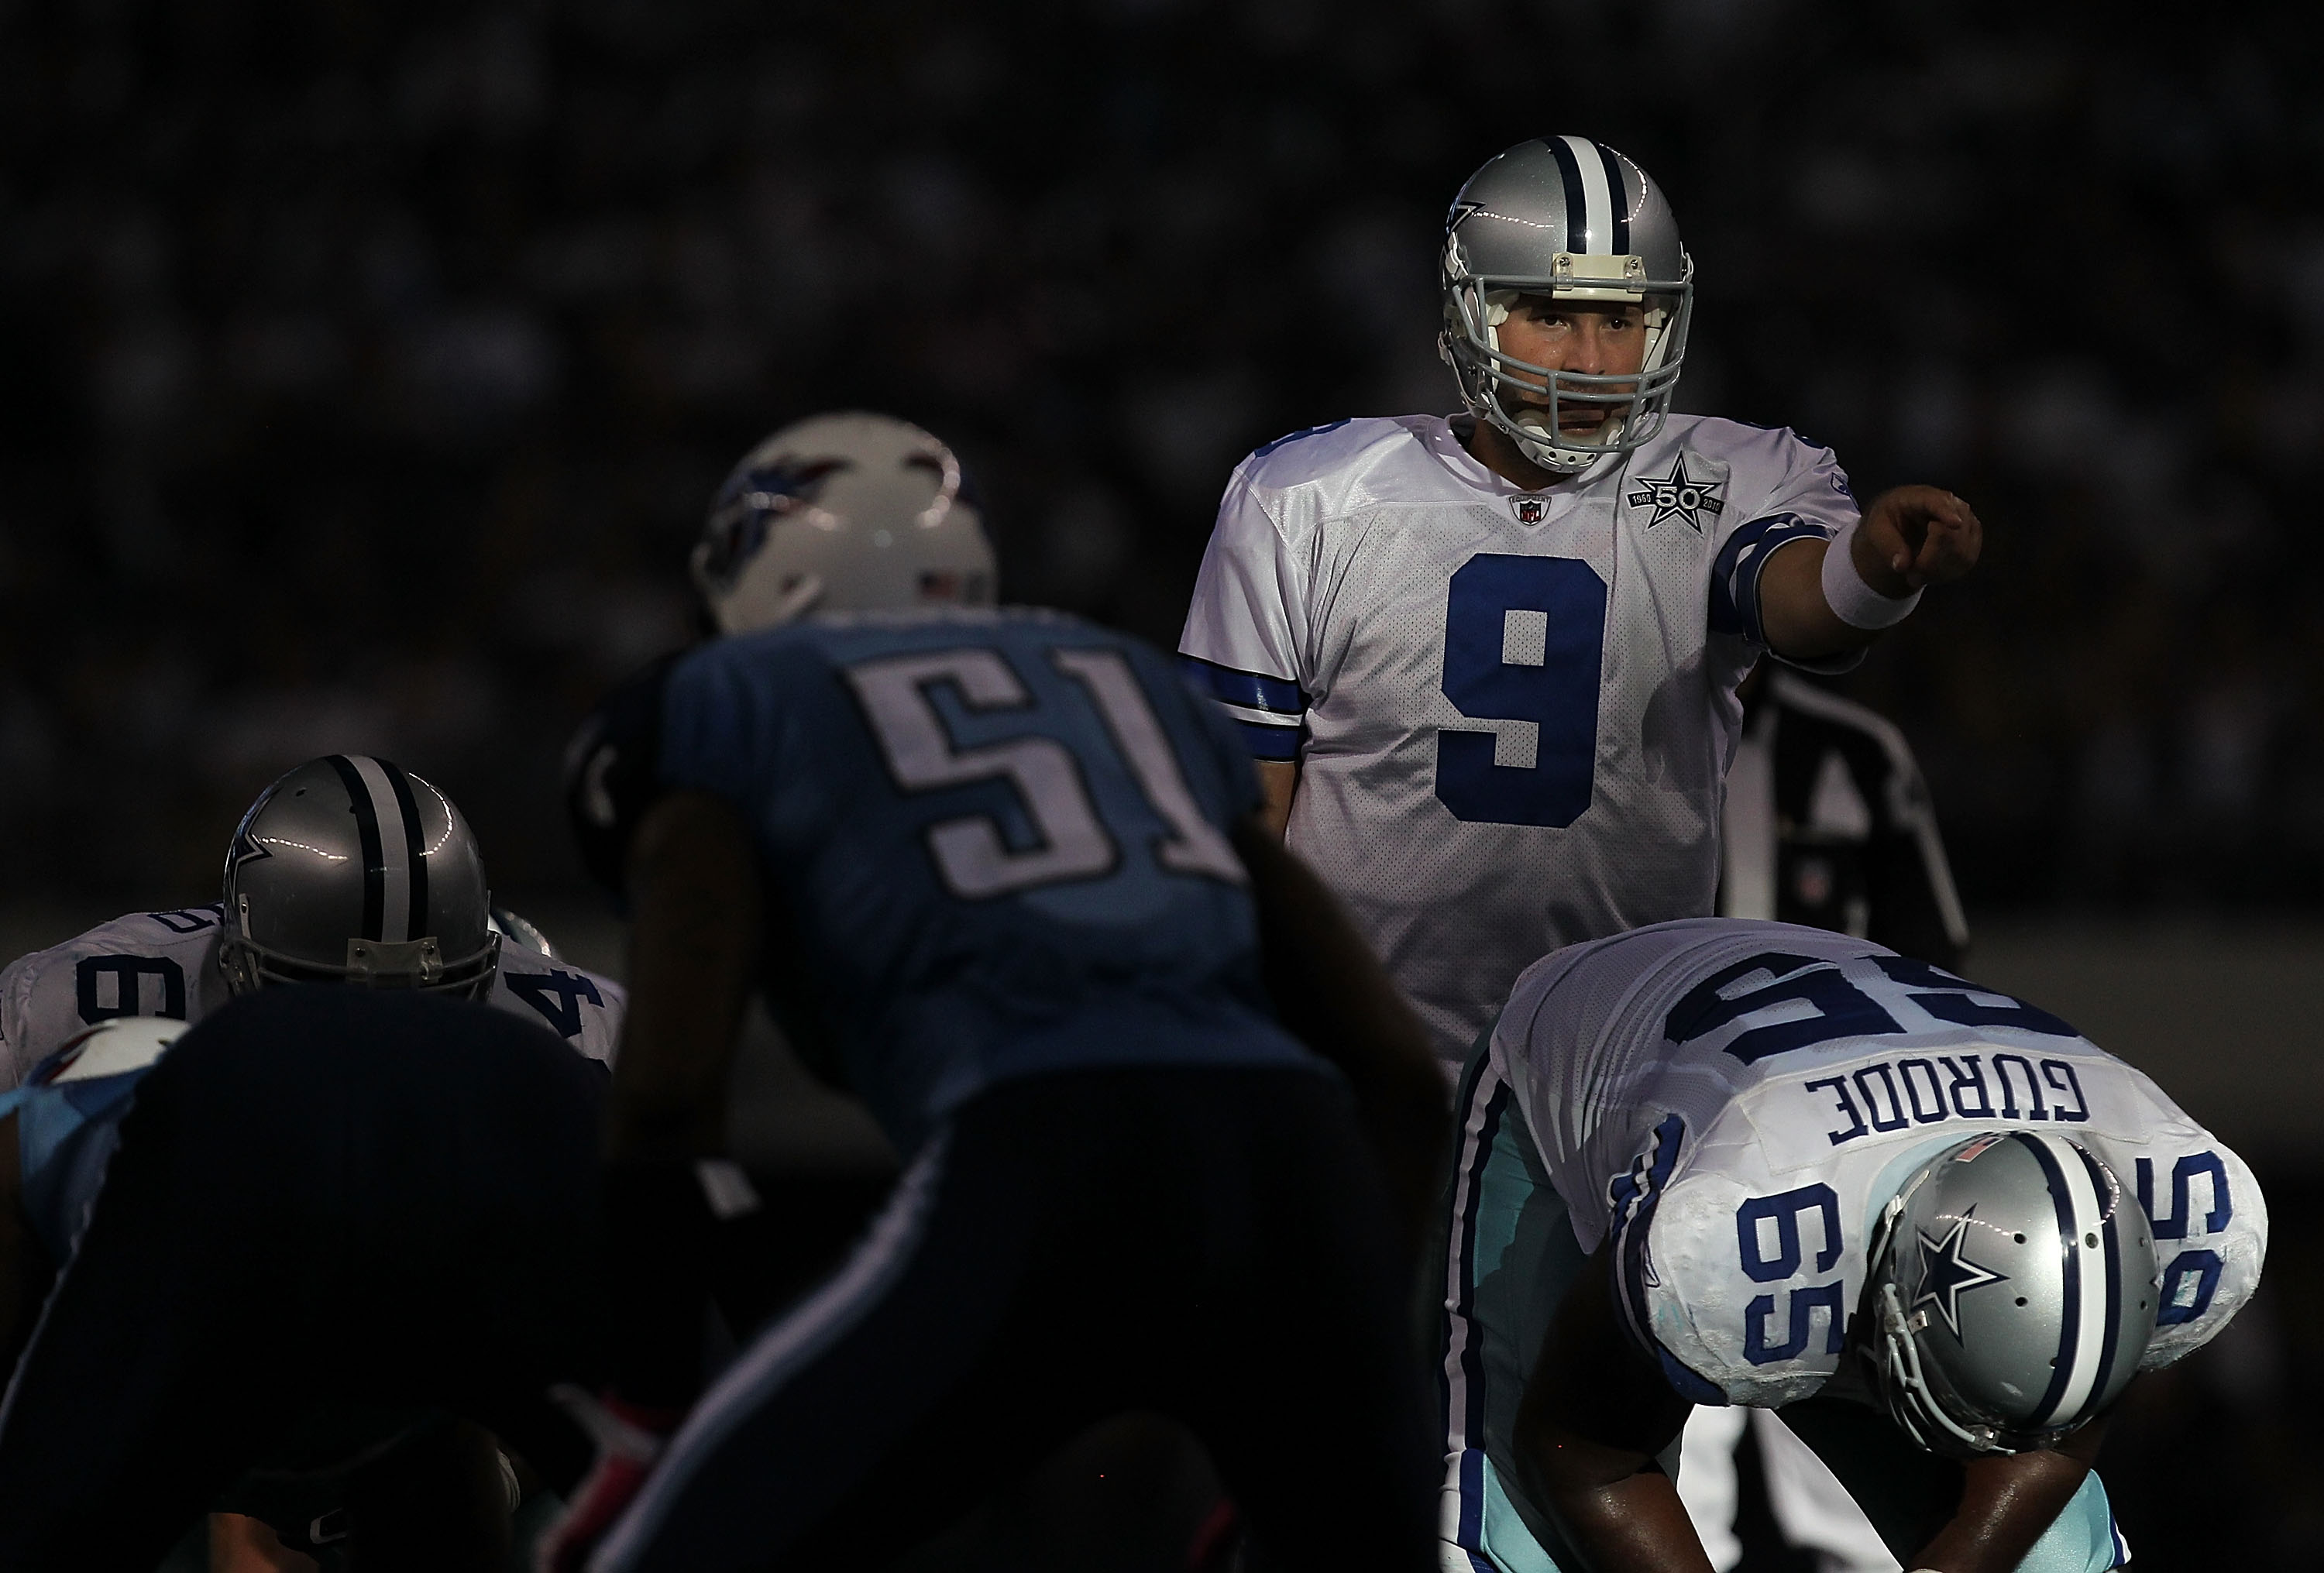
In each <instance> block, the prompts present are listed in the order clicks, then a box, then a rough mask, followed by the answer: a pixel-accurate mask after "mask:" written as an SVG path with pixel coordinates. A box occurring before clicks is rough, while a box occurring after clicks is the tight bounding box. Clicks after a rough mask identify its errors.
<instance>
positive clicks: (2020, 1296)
mask: <svg viewBox="0 0 2324 1573" xmlns="http://www.w3.org/2000/svg"><path fill="white" fill-rule="evenodd" d="M2017 1303H2018V1304H2020V1305H2023V1304H2024V1303H2025V1297H2024V1295H2022V1294H2021V1295H2019V1296H2018V1297H2017ZM2142 1309H2143V1308H2142Z"/></svg>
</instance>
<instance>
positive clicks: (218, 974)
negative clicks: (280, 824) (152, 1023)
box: [0, 902, 625, 1091]
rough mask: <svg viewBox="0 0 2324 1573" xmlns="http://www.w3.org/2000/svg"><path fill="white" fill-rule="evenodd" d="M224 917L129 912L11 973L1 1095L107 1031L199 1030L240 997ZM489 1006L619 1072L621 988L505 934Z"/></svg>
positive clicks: (23, 960)
mask: <svg viewBox="0 0 2324 1573" xmlns="http://www.w3.org/2000/svg"><path fill="white" fill-rule="evenodd" d="M223 912H224V908H223V907H221V906H219V904H217V902H212V903H211V904H210V905H209V906H191V907H186V908H184V909H182V910H180V911H176V912H133V913H129V914H127V915H124V916H121V917H116V918H115V919H114V920H113V921H112V922H110V923H101V924H97V926H96V927H95V928H93V929H90V930H89V931H88V933H86V934H78V935H76V936H75V937H74V938H72V939H69V940H67V941H65V942H64V943H62V944H59V945H51V947H49V948H48V949H47V950H44V951H34V952H31V953H30V954H28V955H24V956H20V957H18V958H17V959H16V960H15V961H13V962H11V963H10V964H9V965H8V967H7V969H6V970H0V1091H6V1090H8V1089H9V1088H12V1087H14V1086H17V1085H18V1084H20V1083H21V1082H22V1081H23V1080H24V1078H25V1076H26V1075H27V1074H29V1073H30V1072H31V1071H32V1067H33V1066H35V1065H37V1064H39V1063H40V1062H42V1060H45V1059H47V1058H48V1057H49V1056H50V1055H51V1054H52V1053H56V1051H57V1050H59V1049H60V1048H61V1047H63V1046H64V1044H66V1043H67V1042H68V1041H69V1039H71V1038H72V1037H73V1036H75V1035H78V1034H79V1033H80V1032H82V1031H84V1030H85V1029H87V1028H88V1027H90V1026H96V1025H97V1023H98V1022H101V1021H109V1020H111V1019H112V1018H114V1017H115V1016H173V1017H175V1018H176V1019H178V1020H180V1021H183V1022H188V1023H192V1022H198V1021H199V1020H201V1019H202V1017H204V1016H208V1014H209V1013H210V1012H211V1011H213V1010H216V1009H217V1007H220V1006H222V1005H224V1004H225V1003H226V1001H227V1000H228V999H229V998H232V995H231V994H230V993H229V992H228V990H227V988H226V973H225V971H224V970H223V969H222V968H221V967H220V966H219V965H218V939H219V936H220V933H221V924H220V918H221V916H222V915H223ZM511 926H513V925H511ZM484 999H485V1002H486V1003H487V1004H490V1005H493V1006H495V1007H499V1008H500V1009H502V1010H505V1011H509V1012H511V1013H512V1014H514V1015H516V1016H523V1017H525V1018H526V1019H527V1020H530V1021H535V1022H539V1023H541V1024H542V1025H544V1026H547V1027H548V1028H549V1030H550V1031H551V1032H554V1033H556V1034H557V1035H559V1036H560V1037H562V1038H564V1039H565V1041H566V1042H567V1044H571V1045H572V1046H573V1048H574V1049H576V1050H577V1051H578V1052H579V1053H581V1054H583V1055H584V1056H586V1057H587V1058H589V1059H592V1060H595V1061H598V1062H601V1063H604V1064H606V1065H611V1064H612V1063H613V1046H614V1044H615V1043H616V1042H618V1041H619V1039H620V1036H621V1028H622V1006H623V1004H624V1002H625V997H624V996H623V994H622V986H621V985H620V984H618V983H616V982H614V981H613V980H612V979H610V978H605V977H601V976H600V975H598V974H597V973H595V972H592V971H589V970H587V969H586V968H582V967H576V966H575V965H574V964H573V963H572V962H570V961H563V960H559V959H556V958H552V957H550V956H549V955H546V954H544V953H542V952H539V951H538V950H535V949H533V948H532V947H531V946H530V945H527V944H525V943H522V942H521V941H520V940H518V939H517V938H516V937H515V936H514V935H513V934H503V936H502V938H501V943H500V964H499V967H498V969H497V970H496V972H495V975H494V977H493V984H492V991H491V992H490V993H488V994H487V995H485V996H484Z"/></svg>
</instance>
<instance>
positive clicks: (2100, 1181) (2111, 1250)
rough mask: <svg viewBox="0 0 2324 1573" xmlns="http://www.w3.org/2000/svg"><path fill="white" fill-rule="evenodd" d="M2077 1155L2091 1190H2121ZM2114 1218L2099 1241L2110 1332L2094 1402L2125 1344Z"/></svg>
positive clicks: (2102, 1341) (2103, 1339) (2101, 1352)
mask: <svg viewBox="0 0 2324 1573" xmlns="http://www.w3.org/2000/svg"><path fill="white" fill-rule="evenodd" d="M2074 1152H2075V1153H2076V1154H2077V1155H2079V1156H2080V1158H2081V1160H2082V1166H2083V1167H2084V1168H2086V1169H2088V1170H2089V1172H2090V1189H2091V1190H2093V1191H2097V1192H2098V1194H2099V1195H2100V1196H2105V1195H2107V1193H2108V1192H2109V1191H2114V1190H2116V1189H2117V1187H2116V1184H2115V1181H2114V1177H2113V1176H2112V1175H2110V1174H2108V1173H2107V1172H2106V1171H2105V1170H2104V1169H2102V1168H2100V1167H2099V1166H2098V1160H2097V1159H2096V1158H2093V1157H2092V1156H2090V1154H2089V1153H2088V1152H2085V1151H2084V1150H2083V1149H2082V1148H2081V1147H2080V1146H2079V1145H2077V1146H2076V1147H2075V1148H2074ZM2114 1215H2115V1210H2114V1209H2113V1208H2111V1207H2109V1208H2107V1214H2106V1219H2105V1221H2104V1222H2103V1223H2101V1224H2100V1225H2099V1226H2098V1227H2099V1229H2100V1231H2101V1233H2100V1235H2099V1238H2100V1240H2101V1242H2102V1243H2103V1244H2104V1246H2105V1247H2106V1331H2105V1333H2104V1334H2102V1335H2101V1336H2100V1338H2099V1342H2098V1376H2097V1378H2096V1379H2095V1380H2094V1381H2093V1382H2092V1383H2091V1385H2090V1397H2091V1398H2092V1399H2093V1400H2095V1399H2097V1398H2098V1396H2099V1395H2100V1394H2103V1393H2104V1392H2105V1391H2106V1385H2107V1382H2108V1381H2110V1380H2111V1379H2112V1378H2113V1375H2114V1361H2115V1356H2116V1354H2117V1353H2118V1352H2119V1350H2118V1346H2119V1345H2120V1344H2121V1342H2122V1288H2123V1284H2122V1250H2121V1242H2120V1240H2119V1238H2118V1237H2116V1233H2115V1221H2114Z"/></svg>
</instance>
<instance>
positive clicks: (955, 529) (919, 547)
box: [693, 412, 993, 634]
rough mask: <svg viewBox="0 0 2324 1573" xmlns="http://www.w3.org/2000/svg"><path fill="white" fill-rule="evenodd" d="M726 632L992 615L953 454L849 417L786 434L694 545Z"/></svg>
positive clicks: (756, 462)
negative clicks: (880, 618) (895, 612)
mask: <svg viewBox="0 0 2324 1573" xmlns="http://www.w3.org/2000/svg"><path fill="white" fill-rule="evenodd" d="M693 570H694V583H695V586H696V589H698V590H699V591H700V592H701V593H702V598H703V601H704V603H705V604H706V605H707V606H708V608H709V610H710V615H711V618H712V620H713V621H715V622H716V623H717V625H718V630H719V631H720V632H721V633H730V634H733V633H751V632H753V631H755V630H759V629H762V628H773V627H775V626H777V625H778V624H780V623H786V622H788V621H791V620H792V619H793V618H796V617H800V616H803V615H805V614H806V613H807V612H874V611H885V610H891V609H902V608H907V607H914V606H931V605H943V604H947V603H949V604H954V605H964V606H990V605H991V604H992V600H993V568H992V546H991V542H990V541H988V540H987V539H986V538H985V535H984V524H983V520H982V516H981V513H980V511H979V509H978V507H977V503H976V501H975V497H974V494H973V492H972V491H971V490H970V489H969V488H968V486H967V484H966V482H965V480H964V477H963V475H962V474H961V468H960V460H959V459H958V458H956V457H955V456H954V454H953V451H952V450H951V449H950V448H948V447H946V446H945V445H944V444H942V443H940V442H938V441H937V440H936V438H935V437H931V436H929V435H928V434H927V432H925V431H922V430H921V429H920V428H918V427H917V426H914V425H912V424H911V423H910V422H908V421H903V420H898V419H895V418H894V417H893V416H888V415H870V414H864V413H862V412H853V413H849V414H842V415H817V416H811V417H809V418H808V419H806V420H802V421H798V422H797V423H795V424H793V425H790V426H787V427H785V428H782V429H781V430H780V431H779V432H777V433H775V434H774V435H773V436H772V437H768V438H767V439H766V440H765V441H764V442H761V444H760V445H759V446H757V447H754V448H752V450H751V451H750V452H749V453H748V454H746V455H743V457H742V463H741V464H739V465H735V466H734V471H733V474H730V475H728V476H727V477H726V483H725V484H724V485H723V486H721V487H719V489H718V496H717V498H716V500H715V501H713V502H712V503H711V505H710V518H709V520H708V522H707V523H706V524H705V527H704V529H703V533H702V540H701V542H700V544H699V545H697V546H696V547H695V548H694V557H693Z"/></svg>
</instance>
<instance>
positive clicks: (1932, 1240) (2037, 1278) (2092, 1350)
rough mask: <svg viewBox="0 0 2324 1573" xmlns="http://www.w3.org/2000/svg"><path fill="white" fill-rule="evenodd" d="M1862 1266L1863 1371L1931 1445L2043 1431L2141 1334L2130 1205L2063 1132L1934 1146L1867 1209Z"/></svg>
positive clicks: (2082, 1408)
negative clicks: (1938, 1149)
mask: <svg viewBox="0 0 2324 1573" xmlns="http://www.w3.org/2000/svg"><path fill="white" fill-rule="evenodd" d="M1871 1264H1872V1265H1871V1274H1870V1279H1869V1283H1868V1284H1867V1312H1868V1313H1869V1319H1868V1325H1867V1328H1866V1329H1865V1330H1866V1332H1867V1334H1868V1339H1867V1344H1866V1345H1865V1346H1864V1348H1865V1353H1866V1355H1867V1357H1868V1360H1869V1364H1870V1366H1871V1367H1872V1378H1873V1385H1874V1386H1875V1387H1876V1389H1877V1390H1878V1392H1879V1394H1880V1395H1881V1397H1882V1399H1883V1400H1884V1402H1885V1403H1886V1405H1887V1409H1888V1412H1889V1414H1890V1415H1891V1416H1892V1417H1893V1418H1894V1419H1895V1421H1896V1423H1897V1424H1898V1425H1899V1426H1901V1427H1903V1428H1904V1430H1905V1432H1906V1433H1907V1434H1908V1435H1910V1436H1911V1437H1912V1439H1913V1440H1914V1441H1916V1442H1918V1443H1919V1444H1920V1445H1921V1446H1922V1447H1923V1448H1925V1449H1929V1450H1930V1451H1931V1452H1935V1453H1943V1454H1947V1455H1950V1456H1951V1457H1954V1458H1965V1457H1969V1456H1971V1455H1974V1454H1978V1453H2019V1452H2025V1451H2029V1450H2031V1449H2038V1448H2045V1447H2049V1446H2052V1445H2053V1444H2055V1443H2056V1442H2057V1441H2059V1440H2061V1438H2063V1437H2064V1436H2065V1435H2066V1434H2067V1433H2068V1432H2070V1431H2071V1430H2075V1429H2076V1428H2077V1427H2079V1426H2080V1425H2081V1424H2082V1422H2083V1421H2087V1420H2089V1419H2090V1418H2092V1417H2093V1416H2095V1415H2097V1414H2098V1413H2099V1412H2102V1411H2104V1410H2105V1409H2106V1408H2107V1405H2108V1404H2110V1403H2113V1402H2114V1401H2115V1399H2116V1396H2118V1395H2119V1394H2121V1392H2122V1390H2123V1387H2124V1385H2125V1384H2126V1383H2128V1382H2129V1381H2130V1379H2131V1377H2132V1376H2133V1375H2135V1374H2136V1372H2137V1370H2138V1362H2139V1358H2140V1357H2142V1356H2143V1355H2144V1354H2145V1352H2146V1345H2147V1340H2148V1339H2149V1338H2153V1335H2154V1322H2155V1316H2156V1307H2157V1305H2158V1304H2159V1296H2158V1291H2157V1288H2156V1284H2157V1282H2158V1273H2157V1269H2156V1266H2155V1256H2154V1241H2153V1234H2152V1231H2151V1230H2150V1228H2148V1225H2147V1220H2146V1211H2145V1210H2144V1208H2142V1207H2140V1206H2139V1204H2138V1201H2137V1200H2136V1198H2135V1197H2133V1196H2132V1195H2130V1194H2129V1193H2128V1192H2127V1191H2125V1190H2124V1189H2123V1185H2122V1182H2121V1181H2120V1180H2119V1179H2117V1178H2116V1175H2115V1173H2114V1171H2113V1170H2111V1169H2109V1168H2107V1165H2106V1164H2104V1163H2103V1162H2101V1161H2100V1160H2099V1159H2098V1156H2097V1155H2096V1154H2093V1153H2091V1152H2090V1151H2089V1148H2087V1147H2084V1146H2082V1145H2080V1143H2077V1142H2072V1141H2069V1140H2067V1139H2066V1138H2065V1137H2063V1136H2037V1135H2034V1134H2033V1133H2031V1132H2027V1131H2011V1132H2006V1133H2003V1132H1990V1133H1987V1134H1986V1135H1984V1136H1978V1137H1975V1138H1974V1139H1972V1140H1969V1141H1966V1142H1961V1143H1958V1144H1956V1145H1953V1146H1950V1147H1948V1148H1947V1149H1945V1151H1944V1152H1942V1153H1941V1154H1938V1155H1937V1156H1936V1157H1935V1158H1933V1159H1932V1160H1931V1161H1930V1162H1928V1163H1927V1164H1923V1165H1922V1166H1921V1168H1920V1169H1919V1170H1917V1171H1916V1172H1915V1173H1914V1175H1913V1177H1912V1178H1911V1179H1910V1180H1908V1181H1906V1182H1905V1183H1904V1188H1903V1189H1902V1190H1901V1191H1898V1192H1897V1194H1896V1196H1895V1199H1894V1200H1891V1201H1890V1202H1889V1203H1888V1205H1887V1207H1886V1209H1884V1210H1883V1211H1882V1213H1881V1216H1880V1221H1879V1225H1878V1227H1877V1230H1876V1233H1875V1235H1874V1238H1873V1241H1872V1256H1871Z"/></svg>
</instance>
